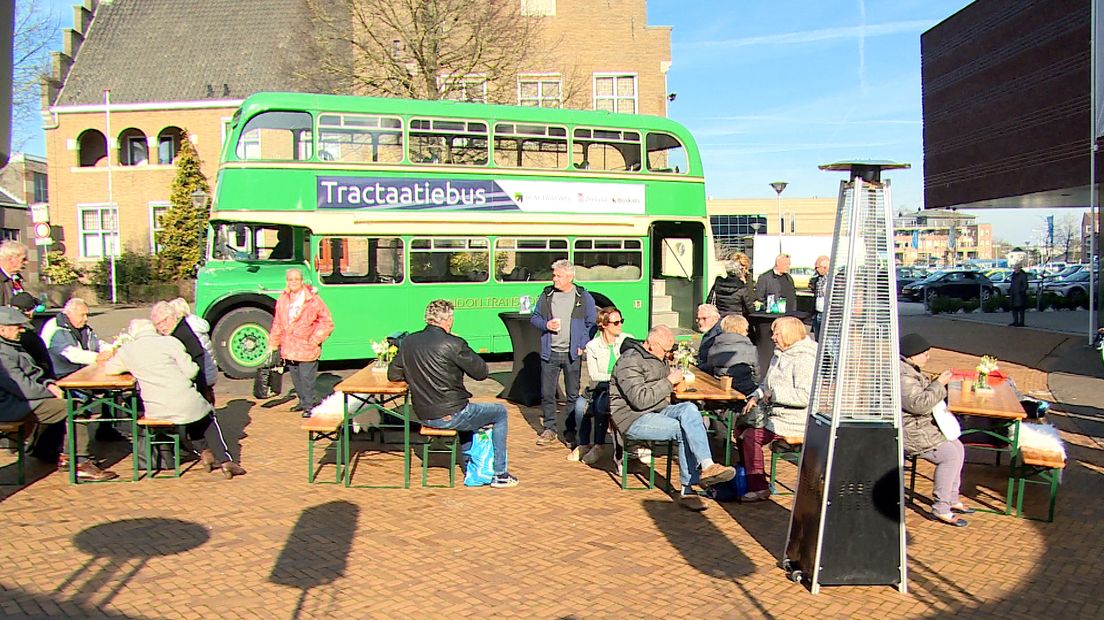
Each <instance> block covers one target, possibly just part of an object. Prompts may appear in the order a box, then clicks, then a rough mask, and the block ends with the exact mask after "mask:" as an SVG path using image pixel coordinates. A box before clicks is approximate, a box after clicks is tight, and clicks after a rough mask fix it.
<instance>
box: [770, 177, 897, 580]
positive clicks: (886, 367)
mask: <svg viewBox="0 0 1104 620" xmlns="http://www.w3.org/2000/svg"><path fill="white" fill-rule="evenodd" d="M909 167H910V166H909V164H899V163H894V162H889V161H866V162H862V161H857V162H837V163H834V164H826V165H823V166H820V169H821V170H839V171H846V172H849V173H850V179H849V180H847V181H841V182H840V192H839V206H838V210H837V212H836V229H835V238H834V241H833V242H832V256H831V263H830V266H829V272H828V276H827V277H828V278H830V279H829V281H828V282H829V284H828V292H827V299H826V300H825V308H824V316H823V327H822V332H821V336H820V345H819V348H818V351H817V362H816V370H815V373H814V376H813V389H812V393H811V394H810V400H809V408H810V409H809V414H810V415H809V418H808V422H807V423H806V427H805V444H804V449H803V450H802V453H801V462H800V466H799V469H800V474H799V478H798V484H797V490H796V493H795V497H794V504H793V512H792V513H791V514H790V528H789V532H788V534H787V536H786V553H785V556H784V557H785V559H784V560H783V568H785V569H786V572H787V574H788V575H789V577H790V579H792V580H794V581H797V582H805V583H807V584H808V585H809V588H810V590H811V592H812V593H813V594H816V593H817V592H819V590H820V586H822V585H824V586H832V585H892V586H896V587H897V589H898V590H900V591H901V592H905V591H906V588H907V585H906V578H907V567H906V560H905V518H904V516H905V515H904V511H905V504H904V480H903V476H902V465H903V463H902V460H903V453H902V447H903V444H902V437H901V385H900V377H899V366H898V357H897V355H898V353H897V350H898V347H897V338H898V336H897V296H896V291H897V286H896V271H895V269H894V262H893V237H892V235H893V208H892V201H891V200H890V187H889V186H890V184H889V181H882V180H881V171H882V170H886V169H900V168H909Z"/></svg>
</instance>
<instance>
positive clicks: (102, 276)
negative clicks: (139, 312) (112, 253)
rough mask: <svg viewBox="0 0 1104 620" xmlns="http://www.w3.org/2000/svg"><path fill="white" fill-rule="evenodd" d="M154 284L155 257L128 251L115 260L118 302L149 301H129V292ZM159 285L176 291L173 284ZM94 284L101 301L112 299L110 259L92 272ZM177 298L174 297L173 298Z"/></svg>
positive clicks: (98, 265)
mask: <svg viewBox="0 0 1104 620" xmlns="http://www.w3.org/2000/svg"><path fill="white" fill-rule="evenodd" d="M154 282H157V279H156V277H155V264H154V259H153V257H151V256H148V255H146V254H138V253H137V252H132V251H130V250H126V251H124V252H123V253H122V255H120V256H118V257H117V258H116V259H115V288H116V292H117V293H118V295H117V299H116V301H120V302H129V301H148V300H146V299H129V295H128V291H131V290H137V288H138V287H144V286H148V285H150V284H153V283H154ZM157 283H158V284H159V285H164V286H169V287H171V288H172V290H174V291H175V290H176V286H175V285H173V284H167V285H166V284H165V283H163V282H157ZM92 284H93V285H94V286H95V287H96V294H97V295H98V296H99V298H100V299H103V300H109V299H111V259H110V258H104V259H103V260H102V261H100V262H99V263H98V264H97V265H96V267H95V269H94V270H93V271H92ZM175 296H176V295H173V297H175Z"/></svg>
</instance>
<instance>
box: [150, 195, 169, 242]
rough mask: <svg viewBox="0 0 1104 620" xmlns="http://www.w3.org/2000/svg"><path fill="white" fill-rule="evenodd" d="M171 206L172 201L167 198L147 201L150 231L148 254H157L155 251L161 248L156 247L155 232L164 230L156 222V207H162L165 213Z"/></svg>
mask: <svg viewBox="0 0 1104 620" xmlns="http://www.w3.org/2000/svg"><path fill="white" fill-rule="evenodd" d="M171 208H172V203H171V202H169V201H168V200H151V201H150V202H149V231H150V232H149V242H150V244H149V247H150V254H157V252H158V251H159V250H160V249H161V248H159V247H157V233H159V232H161V231H162V230H164V228H163V227H161V226H159V225H158V223H157V211H158V209H164V210H165V213H168V211H169V209H171ZM162 215H164V214H162Z"/></svg>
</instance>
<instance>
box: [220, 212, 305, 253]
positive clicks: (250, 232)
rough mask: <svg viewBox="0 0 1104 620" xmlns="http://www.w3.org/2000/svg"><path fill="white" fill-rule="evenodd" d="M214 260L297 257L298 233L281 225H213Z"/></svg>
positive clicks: (224, 223) (226, 223)
mask: <svg viewBox="0 0 1104 620" xmlns="http://www.w3.org/2000/svg"><path fill="white" fill-rule="evenodd" d="M213 228H214V237H213V242H212V243H211V259H212V260H238V261H258V260H260V261H283V260H287V261H290V260H297V259H299V260H301V259H302V256H296V252H295V245H294V237H295V234H294V231H293V230H292V228H291V227H290V226H284V225H280V224H253V223H249V224H246V223H242V222H219V223H214V224H213Z"/></svg>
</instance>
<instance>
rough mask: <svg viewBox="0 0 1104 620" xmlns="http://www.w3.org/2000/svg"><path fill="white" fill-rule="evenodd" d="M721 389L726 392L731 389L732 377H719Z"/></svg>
mask: <svg viewBox="0 0 1104 620" xmlns="http://www.w3.org/2000/svg"><path fill="white" fill-rule="evenodd" d="M721 389H722V390H724V391H726V392H727V391H729V390H731V389H732V377H721Z"/></svg>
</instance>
